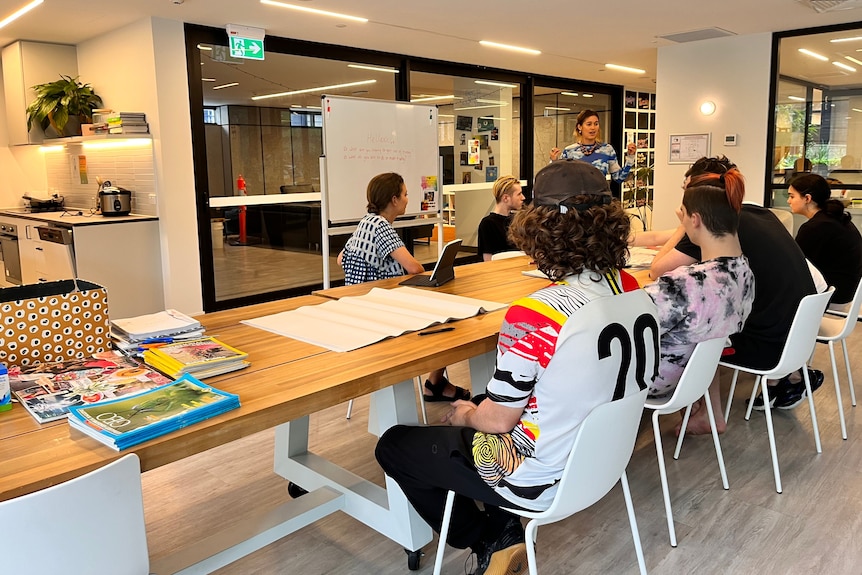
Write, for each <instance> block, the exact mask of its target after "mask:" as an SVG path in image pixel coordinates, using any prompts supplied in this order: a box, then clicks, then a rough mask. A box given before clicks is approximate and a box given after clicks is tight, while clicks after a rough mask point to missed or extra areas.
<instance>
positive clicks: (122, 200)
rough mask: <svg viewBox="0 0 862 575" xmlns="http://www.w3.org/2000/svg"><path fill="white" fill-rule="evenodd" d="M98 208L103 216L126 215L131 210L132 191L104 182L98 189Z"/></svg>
mask: <svg viewBox="0 0 862 575" xmlns="http://www.w3.org/2000/svg"><path fill="white" fill-rule="evenodd" d="M99 208H100V209H101V211H102V215H103V216H127V215H129V214H130V213H131V211H132V192H131V191H129V190H125V189H123V188H116V187H114V186H111V185H110V182H105V185H104V186H102V189H101V190H99Z"/></svg>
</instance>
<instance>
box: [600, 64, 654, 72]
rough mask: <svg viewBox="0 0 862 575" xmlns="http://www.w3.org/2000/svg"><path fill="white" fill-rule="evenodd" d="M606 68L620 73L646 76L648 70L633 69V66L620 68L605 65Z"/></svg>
mask: <svg viewBox="0 0 862 575" xmlns="http://www.w3.org/2000/svg"><path fill="white" fill-rule="evenodd" d="M605 68H610V69H611V70H616V71H618V72H630V73H632V74H646V70H641V69H640V68H632V67H631V66H620V65H619V64H605Z"/></svg>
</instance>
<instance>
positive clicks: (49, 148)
mask: <svg viewBox="0 0 862 575" xmlns="http://www.w3.org/2000/svg"><path fill="white" fill-rule="evenodd" d="M65 149H66V147H65V146H39V151H40V152H42V153H43V154H46V153H49V152H62V151H63V150H65Z"/></svg>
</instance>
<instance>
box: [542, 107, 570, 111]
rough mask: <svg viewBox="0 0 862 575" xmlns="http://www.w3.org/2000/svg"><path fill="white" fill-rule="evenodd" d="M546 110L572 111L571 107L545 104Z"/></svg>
mask: <svg viewBox="0 0 862 575" xmlns="http://www.w3.org/2000/svg"><path fill="white" fill-rule="evenodd" d="M545 109H546V110H559V111H561V112H571V111H572V109H571V108H558V107H556V106H545Z"/></svg>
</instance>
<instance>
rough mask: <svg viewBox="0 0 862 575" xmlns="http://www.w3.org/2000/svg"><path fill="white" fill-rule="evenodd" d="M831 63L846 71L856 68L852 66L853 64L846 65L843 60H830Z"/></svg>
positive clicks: (853, 70)
mask: <svg viewBox="0 0 862 575" xmlns="http://www.w3.org/2000/svg"><path fill="white" fill-rule="evenodd" d="M832 65H833V66H838V67H839V68H841V69H842V70H847V71H848V72H855V71H856V68H854V67H853V66H848V65H847V64H845V63H844V62H832Z"/></svg>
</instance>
